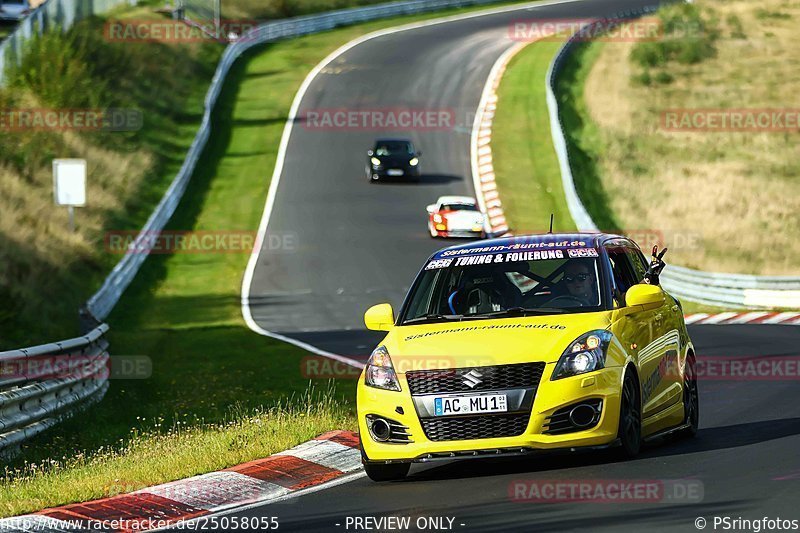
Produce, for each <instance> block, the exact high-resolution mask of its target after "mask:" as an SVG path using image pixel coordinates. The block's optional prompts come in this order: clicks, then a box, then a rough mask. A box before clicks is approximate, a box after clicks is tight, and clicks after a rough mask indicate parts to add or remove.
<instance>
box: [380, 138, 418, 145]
mask: <svg viewBox="0 0 800 533" xmlns="http://www.w3.org/2000/svg"><path fill="white" fill-rule="evenodd" d="M410 142H411V139H399V138H397V137H389V138H387V137H382V138H380V139H375V144H379V143H410Z"/></svg>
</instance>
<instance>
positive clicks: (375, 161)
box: [370, 157, 381, 167]
mask: <svg viewBox="0 0 800 533" xmlns="http://www.w3.org/2000/svg"><path fill="white" fill-rule="evenodd" d="M370 161H371V162H372V164H373V165H375V166H376V167H379V166H381V160H380V159H378V158H377V157H373V158H372V159H370Z"/></svg>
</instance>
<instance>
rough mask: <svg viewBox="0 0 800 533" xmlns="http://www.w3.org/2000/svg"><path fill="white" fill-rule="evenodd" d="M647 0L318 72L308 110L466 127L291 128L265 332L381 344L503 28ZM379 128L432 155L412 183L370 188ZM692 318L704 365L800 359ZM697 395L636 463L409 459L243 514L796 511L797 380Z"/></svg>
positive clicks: (258, 312) (790, 344) (467, 525)
mask: <svg viewBox="0 0 800 533" xmlns="http://www.w3.org/2000/svg"><path fill="white" fill-rule="evenodd" d="M646 3H649V2H634V1H622V0H597V1H591V2H590V1H582V2H572V3H564V4H558V5H551V6H541V7H538V8H532V9H531V10H530V11H514V12H507V13H502V14H495V15H489V16H485V17H478V18H471V19H466V20H462V21H457V22H450V23H447V24H442V25H436V26H430V27H425V28H420V29H415V30H410V31H405V32H400V33H395V34H391V35H387V36H383V37H379V38H376V39H373V40H370V41H368V42H367V43H364V44H361V45H358V46H356V47H354V48H352V49H350V50H349V51H347V52H346V53H344V54H343V55H341V56H340V57H339V58H338V59H336V60H335V61H334V62H333V63H331V64H330V65H328V66H327V67H326V68H325V69H323V71H322V72H321V73H320V74H319V75H318V76H317V77H316V78H315V79H314V80H313V82H312V83H311V85H310V87H309V90H308V92H307V93H306V95H305V97H304V99H303V101H302V103H301V108H300V112H301V114H302V113H303V111H307V110H319V109H351V110H369V109H380V108H398V107H404V108H417V109H452V110H454V111H455V116H456V118H457V122H458V126H457V127H456V128H454V129H451V130H446V131H434V130H431V131H423V130H417V131H408V132H396V131H395V132H380V131H330V130H328V131H326V130H319V129H311V128H308V127H306V126H304V125H303V124H302V123H300V122H299V123H297V124H295V126H294V128H293V131H292V135H291V137H290V140H289V145H288V151H287V153H286V160H285V164H284V167H283V173H282V175H281V181H280V184H279V186H278V188H277V196H276V197H275V204H274V209H273V211H272V215H271V218H270V222H269V226H268V234H273V235H291V236H292V238H293V239H295V240H294V242H296V244H297V246H296V248H293V249H292V250H284V251H282V252H276V253H266V252H265V253H262V254H261V256H260V258H259V262H258V264H257V266H256V270H255V273H254V276H253V281H252V285H251V294H250V302H251V312H252V315H253V318H254V320H255V321H256V322H257V323H258V324H259V325H260V326H261V327H263V328H264V329H266V330H268V331H270V332H274V333H280V334H283V335H287V336H289V337H292V338H295V339H297V340H300V341H304V342H308V343H310V344H313V345H314V346H317V347H319V348H322V349H324V350H328V351H332V352H335V353H338V354H343V355H348V356H353V355H357V356H359V357H361V358H362V359H363V357H364V356H365V354H368V353H369V351H370V350H371V349H372V348H373V347H374V345H375V343H376V342H377V340H379V338H380V335H379V334H378V335H376V334H374V333H371V332H366V331H364V326H363V322H362V316H363V312H364V311H365V310H366V308H367V307H369V306H370V305H373V304H375V303H380V302H384V301H388V302H391V303H392V304H393V305H394V306H395V308H397V307H398V306H399V305H400V303H401V301H402V298H403V296H404V294H405V292H406V290H407V288H408V285H409V284H410V283H411V281H412V279H413V277H414V275H415V274H416V272H417V270H418V269H419V267H420V266H421V265H422V263H423V261H424V260H425V259H426V258H427V256H428V255H429V254H430V253H432V252H433V251H434V250H436V249H438V248H440V247H442V246H444V245H445V244H446V243H444V242H442V241H438V240H433V239H431V238H430V237H429V236H428V234H427V232H426V226H425V224H426V213H425V206H426V205H427V204H429V203H432V202H433V201H434V200H435V199H436V198H437V197H438V196H440V195H442V194H468V195H474V191H473V186H472V179H471V174H470V164H469V133H470V130H471V126H472V117H473V113H474V111H475V109H476V107H477V105H478V101H479V99H480V94H481V91H482V89H483V86H484V83H485V81H486V78H487V76H488V73H489V70H490V68H491V66H492V65H493V63H494V62H495V60H496V59H497V58H498V57H499V56H500V54H501V53H502V52H503V51H504V50H505V49H506V48H508V47H509V46H511V45H512V44H513V42H512V41H510V40H509V39H508V37H507V32H508V25H509V23H510V22H511V21H513V20H516V19H520V18H523V19H524V18H526V17H531V18H532V17H552V18H567V17H577V18H580V17H588V16H602V15H610V14H613V13H616V12H619V11H623V10H627V9H631V8H634V7H637V6H640V5H644V4H646ZM383 133H387V134H389V135H391V136H402V137H409V138H411V139H412V140H413V141H414V143H415V144H417V146H418V148H420V149H421V150H422V151H423V152H424V154H423V156H422V158H421V165H422V170H423V178H422V181H421V183H419V184H404V183H380V184H370V183H368V181H367V179H366V176H365V173H364V166H365V162H366V153H365V152H366V150H367V149H368V148H369V147H370V144H371V142H372V141H373V140H374V139H375V137H377V136H379V135H381V134H383ZM689 329H690V333H691V335H692V339H693V341H694V343H695V346H696V348H697V350H698V354H699V357H700V358H703V357H710V356H726V357H753V356H758V357H767V356H769V357H789V356H795V357H796V355H797V352H798V349H797V345H798V340H800V334H799V330H798V329H797V328H794V327H791V326H764V325H755V326H690V328H689ZM700 394H701V421H700V427H701V430H700V433H699V434H698V436H697V438H696V439H693V440H683V441H676V442H667V443H662V444H660V445H654V446H651V447H648V448H647V449H646V450H645V451H644V452H643V453H642V454H641V456H640V457H639V458H637V459H636V460H633V461H627V462H617V461H616V460H615V459H614V457H613V455H612V454H611V453H609V452H597V453H591V454H586V453H584V454H571V455H564V456H540V457H530V458H525V459H516V460H502V461H500V460H494V461H487V460H484V461H475V462H448V463H436V464H434V465H415V466H414V467H413V468H412V471H411V476H410V477H409V478H408V479H407V480H405V481H403V482H397V483H387V484H375V483H373V482H371V481H369V480H368V479H367V478H365V477H361V478H358V479H356V480H354V481H351V482H349V483H345V484H342V485H338V486H335V487H332V488H329V489H326V490H322V491H319V492H314V493H310V494H307V495H304V496H300V497H298V498H294V499H291V500H288V501H286V502H283V503H274V504H271V505H265V506H261V507H255V508H252V509H248V510H246V511H240V512H238V513H236V515H237V516H277V517H278V518H279V520H280V528H281V529H282V530H285V531H298V530H307V531H337V530H341V531H353V530H354V529H353V527H352V526H351V527H350V528H349V529H348V528H346V517H347V516H351V517H352V516H388V515H392V516H410V517H412V521H413V520H414V519H416V517H418V516H439V517H443V516H446V517H451V518H455V520H454V523H453V529H454V530H463V531H473V530H495V531H508V530H516V531H522V530H524V531H564V530H577V529H581V530H590V531H595V530H600V529H608V530H611V529H613V530H619V529H621V528H624V527H627V526H632V527H633V528H635V529H633V530H634V531H639V530H643V529H645V528H647V529H648V530H665V529H667V530H675V531H697V530H698V529H697V528H696V526H695V519H696V518H697V517H704V518H706V519H707V520H708V525H707V527H706V529H708V530H714V527H713V523H712V520H713V516H715V515H716V516H730V517H731V518H736V517H743V518H750V519H760V518H762V517H764V516H768V517H771V518H777V517H780V518H789V519H800V507H798V506H797V503H796V502H798V501H800V436H798V435H800V401H798V400H800V383H798V381H797V380H796V379H795V380H783V381H781V380H764V381H722V380H717V379H704V378H703V377H702V376H701V379H700ZM534 479H539V480H541V479H551V480H562V481H563V480H586V479H604V480H674V479H683V480H686V479H691V480H696V481H699V482H700V483H701V484H702V494H701V495H700V498H695V499H694V500H692V501H688V500H687V499H681V498H678V497H674V498H665V500H664V501H659V502H652V503H576V502H564V503H530V502H515V501H512V500H511V498H510V497H509V486H510V484H511V483H512V482H513V481H514V480H534ZM695 486H696V485H695ZM445 523H447V522H446V521H445ZM337 524H338V525H337ZM462 524H463V525H462ZM362 530H363V529H362ZM717 530H719V526H718V528H717Z"/></svg>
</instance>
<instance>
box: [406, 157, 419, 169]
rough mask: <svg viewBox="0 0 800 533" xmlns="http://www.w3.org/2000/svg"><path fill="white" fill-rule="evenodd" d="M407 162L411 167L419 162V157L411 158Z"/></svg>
mask: <svg viewBox="0 0 800 533" xmlns="http://www.w3.org/2000/svg"><path fill="white" fill-rule="evenodd" d="M408 164H409V165H411V166H412V167H415V166H417V165H418V164H419V158H418V157H414V158H412V159H411V161H409V162H408Z"/></svg>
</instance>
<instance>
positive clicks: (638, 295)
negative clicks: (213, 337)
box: [622, 283, 666, 315]
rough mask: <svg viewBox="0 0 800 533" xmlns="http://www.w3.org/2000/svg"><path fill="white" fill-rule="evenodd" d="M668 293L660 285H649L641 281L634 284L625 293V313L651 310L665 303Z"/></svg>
mask: <svg viewBox="0 0 800 533" xmlns="http://www.w3.org/2000/svg"><path fill="white" fill-rule="evenodd" d="M665 300H666V295H665V294H664V291H663V290H662V289H661V287H659V286H658V285H648V284H646V283H639V284H638V285H634V286H633V287H631V288H630V289H628V292H626V293H625V307H624V308H622V309H625V313H624V314H626V315H627V314H631V313H637V312H639V311H651V310H653V309H657V308H659V307H661V306H662V305H664V301H665Z"/></svg>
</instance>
